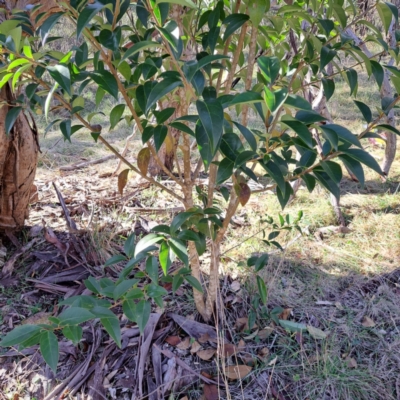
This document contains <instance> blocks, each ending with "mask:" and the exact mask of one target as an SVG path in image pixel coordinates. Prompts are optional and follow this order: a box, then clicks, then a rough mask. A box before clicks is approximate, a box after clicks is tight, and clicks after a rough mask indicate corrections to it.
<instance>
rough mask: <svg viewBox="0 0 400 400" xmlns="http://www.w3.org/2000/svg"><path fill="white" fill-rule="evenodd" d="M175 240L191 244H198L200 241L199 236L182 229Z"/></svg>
mask: <svg viewBox="0 0 400 400" xmlns="http://www.w3.org/2000/svg"><path fill="white" fill-rule="evenodd" d="M177 238H178V239H179V240H186V241H188V240H190V241H192V242H198V241H199V240H200V239H199V235H198V234H197V233H196V232H194V231H192V230H190V229H184V230H183V231H180V232H179V233H178V236H177Z"/></svg>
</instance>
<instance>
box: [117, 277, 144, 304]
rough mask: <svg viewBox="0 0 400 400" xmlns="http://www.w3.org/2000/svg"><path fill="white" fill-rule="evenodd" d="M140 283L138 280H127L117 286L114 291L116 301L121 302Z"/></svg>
mask: <svg viewBox="0 0 400 400" xmlns="http://www.w3.org/2000/svg"><path fill="white" fill-rule="evenodd" d="M137 283H138V280H137V279H126V280H123V281H122V282H121V283H119V284H117V285H115V287H114V291H113V298H114V300H119V299H120V298H121V297H122V296H123V295H124V294H125V293H126V292H127V291H128V290H129V289H131V288H132V287H133V286H134V285H136V284H137Z"/></svg>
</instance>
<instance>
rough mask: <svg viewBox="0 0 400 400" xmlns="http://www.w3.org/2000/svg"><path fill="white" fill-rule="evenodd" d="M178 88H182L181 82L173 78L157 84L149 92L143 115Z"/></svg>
mask: <svg viewBox="0 0 400 400" xmlns="http://www.w3.org/2000/svg"><path fill="white" fill-rule="evenodd" d="M178 86H182V81H181V80H180V79H175V78H165V79H163V80H162V81H161V82H158V83H157V84H156V85H155V86H154V87H153V89H152V90H151V92H150V94H149V96H148V98H147V104H146V109H145V113H147V112H148V111H149V110H150V109H151V107H153V106H154V104H156V103H157V101H158V100H160V99H161V98H162V97H164V96H165V95H167V94H168V93H170V92H172V91H173V90H174V89H175V88H177V87H178Z"/></svg>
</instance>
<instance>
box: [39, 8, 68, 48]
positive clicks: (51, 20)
mask: <svg viewBox="0 0 400 400" xmlns="http://www.w3.org/2000/svg"><path fill="white" fill-rule="evenodd" d="M63 15H64V13H62V12H59V13H55V14H52V15H50V16H49V17H48V18H46V19H45V21H44V22H43V24H42V25H41V26H40V28H39V29H38V31H39V35H40V38H41V39H42V46H44V45H45V43H46V39H47V37H48V35H49V32H50V30H51V28H53V26H54V25H55V24H56V23H57V21H58V20H59V19H60V18H61V17H62V16H63Z"/></svg>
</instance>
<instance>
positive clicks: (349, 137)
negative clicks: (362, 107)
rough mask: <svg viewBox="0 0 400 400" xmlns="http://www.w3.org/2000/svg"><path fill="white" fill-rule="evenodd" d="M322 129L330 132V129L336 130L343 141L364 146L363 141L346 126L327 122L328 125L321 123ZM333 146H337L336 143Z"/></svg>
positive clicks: (331, 130)
mask: <svg viewBox="0 0 400 400" xmlns="http://www.w3.org/2000/svg"><path fill="white" fill-rule="evenodd" d="M321 130H322V131H323V132H324V133H328V131H330V132H334V133H335V134H336V135H337V137H338V138H339V139H340V140H342V141H343V142H346V143H350V144H352V145H354V146H357V147H360V148H361V147H362V146H361V143H360V141H359V140H358V139H357V137H356V136H355V135H354V134H353V133H351V132H350V131H349V130H348V129H347V128H345V127H344V126H341V125H337V124H326V125H321ZM331 143H332V142H331ZM332 146H333V147H335V145H334V143H332ZM336 147H337V145H336ZM336 147H335V148H336Z"/></svg>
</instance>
